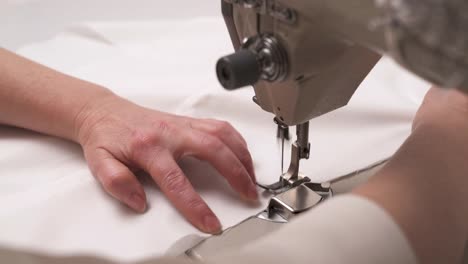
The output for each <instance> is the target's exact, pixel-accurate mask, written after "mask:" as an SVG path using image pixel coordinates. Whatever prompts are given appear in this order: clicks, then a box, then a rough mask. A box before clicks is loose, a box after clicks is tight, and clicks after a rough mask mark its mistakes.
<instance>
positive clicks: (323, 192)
mask: <svg viewBox="0 0 468 264" xmlns="http://www.w3.org/2000/svg"><path fill="white" fill-rule="evenodd" d="M279 125H281V124H279ZM283 129H284V126H283ZM283 132H284V131H283ZM286 134H289V133H283V134H282V135H283V136H284V135H286ZM308 137H309V123H304V124H302V125H298V126H297V141H296V142H295V143H294V144H293V145H292V151H291V164H290V165H289V169H288V171H287V172H286V173H284V174H283V175H281V177H280V180H279V181H278V182H277V183H274V184H271V185H260V186H261V187H262V188H264V189H265V190H266V191H268V192H270V193H272V194H275V196H274V197H273V198H271V199H270V202H269V203H268V207H267V208H266V209H265V210H263V211H261V212H260V213H258V214H257V215H254V216H252V217H249V218H247V219H246V220H244V221H242V222H241V223H239V224H238V225H235V226H233V227H231V228H228V229H226V230H224V231H223V233H222V234H220V235H218V236H212V237H208V238H206V239H205V240H203V241H201V242H200V243H198V244H197V245H195V246H193V247H192V248H190V249H188V250H187V251H185V254H184V255H185V256H186V257H188V258H190V259H192V260H197V261H203V260H204V259H205V258H206V257H208V256H212V255H213V254H215V253H216V252H219V251H221V250H227V249H229V248H231V249H235V248H239V247H241V246H244V245H245V244H246V243H248V242H249V241H253V240H255V239H258V238H260V237H263V236H266V235H268V234H269V233H271V232H274V231H275V230H278V229H279V228H282V227H283V226H284V225H285V224H287V223H288V222H289V221H290V220H291V219H292V218H294V217H295V216H296V215H298V214H300V213H302V212H305V211H307V210H309V209H311V208H313V207H314V206H316V205H317V204H319V203H320V202H322V201H324V200H326V199H327V198H329V197H331V196H332V195H333V193H332V190H331V188H330V185H326V184H316V183H312V182H311V181H310V179H309V178H307V177H305V176H301V175H300V174H299V161H300V160H301V159H308V158H309V152H310V144H309V140H308Z"/></svg>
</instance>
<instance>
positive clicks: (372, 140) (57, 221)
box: [0, 17, 428, 261]
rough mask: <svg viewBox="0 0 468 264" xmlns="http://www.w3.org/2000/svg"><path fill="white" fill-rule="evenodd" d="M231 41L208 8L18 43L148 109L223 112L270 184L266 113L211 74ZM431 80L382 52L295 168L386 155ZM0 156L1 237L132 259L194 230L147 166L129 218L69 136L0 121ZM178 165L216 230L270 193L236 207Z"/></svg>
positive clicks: (210, 177) (220, 190) (220, 187)
mask: <svg viewBox="0 0 468 264" xmlns="http://www.w3.org/2000/svg"><path fill="white" fill-rule="evenodd" d="M231 49H232V48H231V46H230V42H229V37H228V34H227V32H226V30H225V27H224V24H223V21H222V19H221V18H219V17H204V18H193V19H188V20H178V21H170V20H164V21H163V20H159V21H144V22H114V23H88V24H81V25H77V26H75V27H72V28H70V29H69V30H67V31H66V32H64V33H62V34H60V35H58V36H56V37H55V38H53V39H51V40H48V41H45V42H41V43H36V44H32V45H28V46H24V47H23V48H21V49H19V50H18V52H19V53H20V54H23V55H24V56H26V57H29V58H31V59H33V60H36V61H39V62H41V63H44V64H46V65H48V66H50V67H52V68H55V69H58V70H61V71H64V72H66V73H68V74H71V75H73V76H76V77H79V78H83V79H86V80H89V81H92V82H96V83H99V84H102V85H104V86H106V87H108V88H110V89H112V90H113V91H115V92H116V93H118V94H119V95H121V96H124V97H126V98H128V99H130V100H132V101H134V102H136V103H139V104H142V105H145V106H147V107H151V108H155V109H159V110H163V111H169V112H173V113H177V114H181V115H190V116H195V117H209V118H219V119H225V120H228V121H230V122H231V123H232V124H233V125H234V126H235V127H236V128H237V129H238V130H239V131H240V132H241V133H242V134H243V135H244V136H245V138H246V140H247V142H248V144H249V146H250V149H251V151H252V155H253V157H254V161H255V168H256V173H257V178H258V179H259V181H260V182H263V183H272V182H274V181H275V180H277V179H278V177H279V174H280V159H279V157H280V156H279V151H278V146H277V144H276V139H275V135H276V127H275V125H274V124H273V122H272V119H273V116H272V115H270V114H268V113H264V112H262V110H261V109H260V108H259V107H258V106H256V105H255V104H253V103H252V100H251V97H252V96H253V91H252V89H244V90H239V91H236V92H230V93H229V92H226V91H223V90H222V89H221V87H220V86H219V85H218V83H217V81H216V78H215V74H214V65H215V62H216V60H217V58H218V57H219V56H220V55H224V54H226V53H229V52H231V51H232V50H231ZM427 88H428V85H427V84H426V83H424V82H422V81H419V80H417V79H416V78H414V77H411V75H410V74H408V73H406V72H404V71H403V70H400V69H398V67H397V66H396V65H394V64H393V63H391V62H390V61H388V60H384V61H382V62H381V63H379V65H378V66H377V67H376V68H375V70H374V71H373V72H372V74H371V75H370V76H369V77H368V78H367V79H366V81H365V82H364V83H363V84H362V86H361V87H360V89H359V90H358V92H357V93H356V95H355V97H354V98H353V100H352V102H351V103H350V104H349V106H347V107H345V108H343V109H340V110H338V111H336V112H333V113H331V114H329V115H326V116H323V117H320V118H317V119H315V120H313V121H312V122H311V128H310V140H311V146H312V150H311V159H310V160H309V161H307V162H304V164H303V165H304V166H303V167H302V171H303V172H304V173H306V174H307V175H309V177H310V178H312V179H313V181H317V182H322V181H330V180H333V179H335V178H337V177H339V176H342V175H345V174H348V173H350V172H352V171H355V170H358V169H361V168H363V167H367V166H368V165H370V164H373V163H376V162H378V161H381V160H383V159H386V158H388V157H389V156H391V155H392V154H393V153H394V151H395V150H396V149H397V148H398V147H399V145H400V144H401V143H402V142H403V140H404V139H405V138H406V136H407V135H408V134H409V132H410V129H411V121H412V117H413V115H414V113H415V111H416V109H417V107H418V105H419V103H420V101H421V98H422V96H423V94H424V92H425V90H426V89H427ZM64 89H65V88H64ZM0 164H1V166H0V175H1V176H2V177H1V178H0V208H2V210H0V233H1V236H0V244H1V245H4V246H8V247H14V248H18V249H20V250H24V251H29V250H33V251H40V252H45V253H53V254H62V255H63V254H65V255H66V254H90V255H98V256H104V257H109V258H112V259H116V260H122V261H134V260H139V259H142V258H146V257H150V256H158V255H162V254H165V252H167V250H168V249H170V248H171V246H173V245H174V244H175V243H176V242H177V241H180V239H182V238H184V237H187V236H190V235H197V236H202V234H200V233H199V232H198V231H197V230H196V229H194V228H193V227H192V226H190V225H189V224H188V223H186V222H185V221H184V220H183V218H182V217H181V216H180V215H179V214H178V213H177V211H176V210H175V209H173V208H172V207H171V205H170V204H169V203H168V201H167V200H166V199H165V198H164V197H163V195H162V194H161V193H160V192H159V190H158V189H157V187H156V186H155V185H154V184H153V183H151V182H150V181H149V180H147V178H146V177H145V176H144V175H141V176H142V180H143V181H144V182H145V183H146V184H145V189H146V191H147V194H148V201H149V205H150V208H149V210H148V212H147V213H146V214H144V215H135V214H133V213H132V212H130V211H129V210H127V209H126V208H124V207H123V206H121V205H119V204H118V203H116V202H115V201H114V200H112V199H111V198H110V197H109V196H107V195H106V194H105V193H104V192H103V191H102V190H101V188H100V187H99V185H98V183H97V182H96V181H95V180H94V178H93V177H92V175H91V174H90V172H89V170H88V168H87V165H86V162H85V160H84V158H83V155H82V153H81V150H80V148H79V146H77V145H75V144H73V143H69V142H66V141H63V140H60V139H56V138H52V137H48V136H44V135H39V134H35V133H32V132H28V131H24V130H20V129H15V128H7V127H0ZM182 166H183V168H184V170H185V172H186V173H187V175H188V176H189V177H190V179H191V181H192V182H193V184H194V185H195V187H196V189H197V190H199V191H200V193H201V194H202V196H203V197H204V198H205V199H206V201H207V202H208V204H209V205H210V206H211V207H212V209H213V211H214V212H215V213H216V214H217V215H218V216H219V217H220V219H221V221H222V224H223V226H224V227H229V226H232V225H234V224H236V223H238V222H240V221H241V220H243V219H245V218H246V217H248V216H250V215H253V214H256V213H257V212H259V211H260V210H262V209H263V208H264V207H265V205H266V200H267V197H265V198H264V199H263V200H262V204H261V205H260V206H258V207H255V208H252V207H249V206H247V205H246V204H244V203H243V202H242V201H240V200H239V199H238V198H237V197H236V195H235V194H234V193H233V192H232V191H231V190H230V189H229V187H228V186H227V185H226V183H225V182H224V181H223V180H221V177H220V176H219V175H217V172H216V171H214V170H213V169H212V168H211V167H209V166H208V165H207V164H204V163H202V162H199V161H196V160H185V161H184V162H182Z"/></svg>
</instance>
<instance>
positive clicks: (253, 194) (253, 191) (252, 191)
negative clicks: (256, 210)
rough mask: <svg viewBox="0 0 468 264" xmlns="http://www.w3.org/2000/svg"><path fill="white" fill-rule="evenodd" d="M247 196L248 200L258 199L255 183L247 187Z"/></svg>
mask: <svg viewBox="0 0 468 264" xmlns="http://www.w3.org/2000/svg"><path fill="white" fill-rule="evenodd" d="M247 198H249V199H250V200H253V201H257V200H258V191H257V187H256V186H255V185H251V186H250V187H249V190H248V191H247Z"/></svg>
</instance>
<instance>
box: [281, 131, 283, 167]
mask: <svg viewBox="0 0 468 264" xmlns="http://www.w3.org/2000/svg"><path fill="white" fill-rule="evenodd" d="M283 173H284V133H282V137H281V175H283Z"/></svg>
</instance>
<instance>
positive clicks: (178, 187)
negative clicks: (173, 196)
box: [162, 169, 188, 194]
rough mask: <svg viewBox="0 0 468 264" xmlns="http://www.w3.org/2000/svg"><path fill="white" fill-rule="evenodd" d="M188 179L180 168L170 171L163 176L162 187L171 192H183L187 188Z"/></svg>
mask: <svg viewBox="0 0 468 264" xmlns="http://www.w3.org/2000/svg"><path fill="white" fill-rule="evenodd" d="M187 183H188V180H187V178H185V176H184V175H183V174H182V173H181V172H180V170H178V169H172V170H170V171H168V172H167V173H166V174H165V175H164V176H163V178H162V188H164V189H166V190H167V191H168V192H171V193H179V194H182V193H183V192H185V190H186V188H187V187H186V186H187Z"/></svg>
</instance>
